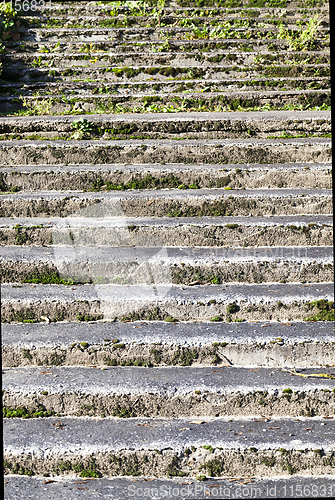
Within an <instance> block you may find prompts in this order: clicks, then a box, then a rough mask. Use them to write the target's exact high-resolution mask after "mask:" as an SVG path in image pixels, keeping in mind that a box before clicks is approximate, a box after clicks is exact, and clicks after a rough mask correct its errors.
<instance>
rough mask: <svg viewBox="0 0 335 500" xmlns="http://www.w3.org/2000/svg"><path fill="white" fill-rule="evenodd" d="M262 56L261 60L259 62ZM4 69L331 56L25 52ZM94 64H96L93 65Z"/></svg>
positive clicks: (324, 57)
mask: <svg viewBox="0 0 335 500" xmlns="http://www.w3.org/2000/svg"><path fill="white" fill-rule="evenodd" d="M39 57H41V58H43V63H42V62H41V63H40V64H39V63H38V62H35V61H36V60H37V61H38V60H39ZM260 57H261V58H262V59H261V60H260ZM1 61H2V63H3V67H4V68H6V67H9V68H11V69H14V68H15V69H19V68H20V67H21V68H22V69H24V68H26V67H27V66H29V67H31V66H32V65H37V67H42V66H46V65H48V63H50V64H51V61H52V62H53V64H52V66H54V67H57V68H59V69H60V68H68V67H72V66H73V64H74V65H75V66H76V69H78V67H81V66H82V67H87V66H89V67H91V68H92V69H93V68H97V67H106V66H123V67H125V66H150V65H152V66H186V65H187V66H190V67H201V66H202V65H203V64H205V65H206V67H211V66H212V65H213V66H217V65H218V64H220V65H227V66H230V65H231V66H236V65H237V66H246V65H253V64H256V65H259V64H261V65H262V67H266V66H268V65H274V64H276V65H278V64H288V61H290V62H291V63H292V64H307V63H308V64H315V65H318V64H329V62H330V54H329V53H325V52H323V51H322V52H321V51H318V52H314V51H313V52H306V53H305V52H303V53H301V52H298V53H295V52H292V53H287V52H284V53H280V52H279V53H276V54H273V53H271V52H270V53H266V52H264V53H262V54H261V55H259V53H258V52H256V53H255V52H244V53H238V52H237V53H234V52H229V53H228V54H225V53H221V51H220V52H218V53H217V55H215V56H214V55H213V54H212V53H209V54H205V53H202V54H199V53H197V54H196V53H193V54H192V53H186V54H185V53H183V52H182V53H178V52H174V53H172V54H169V53H168V54H167V53H166V51H164V52H160V53H159V54H150V53H144V54H143V53H142V54H141V53H135V54H116V55H113V54H108V53H107V54H101V53H99V52H97V53H96V54H94V53H92V54H89V55H88V54H87V55H85V54H80V53H78V49H77V50H74V51H73V53H63V54H61V55H60V54H57V53H54V54H47V53H46V54H45V53H44V54H41V52H37V53H28V54H27V53H23V54H12V55H7V54H6V55H3V56H2V57H1ZM92 61H94V62H92Z"/></svg>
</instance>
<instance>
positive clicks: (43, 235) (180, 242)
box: [0, 215, 333, 248]
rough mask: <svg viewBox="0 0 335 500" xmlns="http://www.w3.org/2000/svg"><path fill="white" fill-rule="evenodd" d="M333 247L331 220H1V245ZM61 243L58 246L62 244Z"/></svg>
mask: <svg viewBox="0 0 335 500" xmlns="http://www.w3.org/2000/svg"><path fill="white" fill-rule="evenodd" d="M70 234H71V235H72V237H73V244H74V245H76V244H77V243H80V244H81V245H83V244H86V245H87V246H92V245H94V246H104V245H110V242H111V240H112V241H113V243H114V244H115V245H116V244H122V245H123V246H124V245H137V246H142V247H145V246H159V247H160V246H178V247H179V246H182V247H185V246H187V247H192V246H198V247H201V246H207V247H216V248H220V247H228V248H229V247H235V248H236V247H261V246H266V245H267V246H270V247H276V246H302V247H303V246H306V247H309V246H321V245H324V246H332V244H333V218H332V217H331V216H327V215H323V216H322V215H312V216H310V215H304V216H292V215H291V216H290V215H286V216H285V215H283V216H267V217H239V216H230V217H177V218H176V217H160V218H155V217H145V218H141V217H127V218H126V219H124V218H122V217H97V218H89V217H66V218H57V217H48V218H46V217H44V218H42V217H31V218H0V245H1V246H3V245H22V246H23V245H24V246H29V245H34V246H39V245H44V246H49V245H51V244H52V245H56V244H58V243H59V244H61V243H62V242H64V243H65V242H66V241H68V239H69V237H70ZM56 240H57V242H56Z"/></svg>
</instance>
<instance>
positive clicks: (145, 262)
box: [0, 231, 334, 285]
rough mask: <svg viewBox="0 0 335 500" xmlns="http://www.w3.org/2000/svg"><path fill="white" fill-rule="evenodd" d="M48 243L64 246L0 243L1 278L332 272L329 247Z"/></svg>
mask: <svg viewBox="0 0 335 500" xmlns="http://www.w3.org/2000/svg"><path fill="white" fill-rule="evenodd" d="M125 233H126V231H125ZM130 239H131V241H129V240H130ZM52 243H55V244H56V245H57V244H59V243H62V244H63V245H64V244H65V245H67V246H61V247H59V246H56V247H54V246H51V247H25V246H21V247H20V246H19V247H18V246H16V245H15V246H6V247H2V248H1V249H0V263H1V267H2V275H1V282H2V283H59V282H60V281H62V280H63V281H66V282H67V281H70V282H74V283H116V284H120V283H122V284H129V285H135V284H140V285H142V284H146V285H150V284H151V282H152V276H155V283H156V284H163V283H168V284H172V283H173V284H185V285H192V283H196V284H197V285H200V284H202V285H204V284H211V283H212V284H219V283H273V282H279V283H299V282H300V283H306V282H308V283H322V282H330V281H332V279H333V275H334V266H333V260H334V259H333V249H332V247H273V248H264V247H258V248H255V249H251V248H240V249H235V248H234V249H230V248H222V247H221V248H220V247H216V248H213V247H212V248H208V247H202V248H199V247H198V248H190V247H179V248H173V247H166V246H165V245H164V243H163V242H161V245H159V246H158V244H159V242H158V241H157V243H156V246H155V247H152V246H149V245H145V246H144V244H143V243H145V242H142V241H141V242H140V243H141V246H139V245H138V242H137V241H136V237H135V238H130V232H129V233H128V234H127V233H126V234H125V238H124V239H123V241H122V239H121V241H117V242H116V241H115V239H114V238H112V239H111V241H110V246H103V247H97V246H93V245H91V246H90V247H88V246H87V243H86V242H81V241H75V240H74V238H70V237H68V241H66V240H65V241H64V237H63V234H61V235H57V233H54V234H53V242H52ZM85 243H86V245H85ZM129 244H130V245H134V248H127V246H128V245H129ZM83 245H85V246H83ZM125 247H126V248H125ZM148 266H149V267H150V272H148Z"/></svg>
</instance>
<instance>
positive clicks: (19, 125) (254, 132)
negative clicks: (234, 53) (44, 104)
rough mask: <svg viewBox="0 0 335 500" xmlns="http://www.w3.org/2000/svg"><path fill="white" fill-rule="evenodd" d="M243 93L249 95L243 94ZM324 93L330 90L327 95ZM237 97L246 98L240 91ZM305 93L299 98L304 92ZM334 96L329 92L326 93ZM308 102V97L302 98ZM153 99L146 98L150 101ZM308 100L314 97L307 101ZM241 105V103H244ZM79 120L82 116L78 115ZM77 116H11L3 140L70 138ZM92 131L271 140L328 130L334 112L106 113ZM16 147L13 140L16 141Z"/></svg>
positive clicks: (102, 135)
mask: <svg viewBox="0 0 335 500" xmlns="http://www.w3.org/2000/svg"><path fill="white" fill-rule="evenodd" d="M244 95H245V93H244ZM315 95H316V96H317V97H319V96H320V93H315V94H314V93H311V94H309V96H310V97H311V99H313V96H315ZM325 95H326V94H325ZM235 97H242V93H240V94H238V95H236V96H235ZM300 97H301V96H300ZM328 97H329V98H330V94H329V96H328ZM302 98H303V100H305V95H303V96H302ZM149 99H150V98H148V100H149ZM308 102H310V100H308ZM241 104H242V103H241ZM79 119H80V118H79ZM77 121H78V120H76V119H73V118H72V117H71V118H70V119H69V118H65V117H53V118H51V117H50V118H47V117H45V118H44V119H40V120H36V119H31V118H25V119H22V118H21V119H20V118H16V119H15V118H8V119H7V120H6V119H2V120H1V123H0V134H1V135H0V138H2V139H5V136H6V134H10V135H11V136H12V137H15V138H18V136H19V135H20V134H22V135H23V138H24V137H27V136H28V137H29V135H31V134H33V135H34V139H37V137H36V136H38V135H41V137H45V138H47V137H60V136H62V137H64V138H68V139H70V138H71V136H73V134H74V133H75V129H74V128H73V127H74V125H75V124H76V123H77ZM87 122H88V123H87V124H88V125H89V126H90V128H91V131H89V132H86V133H81V134H79V135H78V138H79V139H82V138H87V137H89V136H90V135H91V136H92V137H94V138H104V139H106V138H107V137H108V136H112V137H117V136H120V138H121V139H123V138H128V137H129V136H130V137H132V138H134V137H136V136H143V137H144V138H148V139H150V138H152V139H162V138H168V139H169V138H176V136H178V138H184V139H186V138H187V137H189V136H195V137H204V138H211V136H213V137H212V138H218V139H219V138H238V139H243V138H245V139H250V136H252V137H254V138H256V137H257V138H263V139H267V138H268V137H269V136H277V137H280V135H281V134H282V133H283V131H285V132H286V134H288V135H294V136H297V135H299V134H308V135H312V134H316V135H322V134H330V133H331V120H330V112H327V111H318V112H314V113H310V112H308V111H307V112H300V113H299V112H298V113H297V112H293V113H290V112H272V113H271V114H270V116H269V113H268V114H267V115H266V114H265V116H264V113H262V112H255V113H245V112H244V113H243V112H242V113H236V112H226V113H224V112H223V113H210V114H208V115H207V116H206V115H205V116H202V114H201V113H193V114H190V116H189V117H188V116H187V114H186V113H176V114H171V115H170V117H169V118H167V119H164V120H162V115H161V114H156V115H155V114H145V115H139V114H135V115H133V116H129V115H126V116H122V115H121V116H117V117H115V116H108V115H107V116H102V117H101V118H100V119H99V117H93V120H92V119H88V120H87ZM14 145H15V143H14Z"/></svg>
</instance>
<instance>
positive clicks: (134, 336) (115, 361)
mask: <svg viewBox="0 0 335 500" xmlns="http://www.w3.org/2000/svg"><path fill="white" fill-rule="evenodd" d="M334 351H335V343H334V328H333V324H331V323H329V322H325V321H319V322H303V323H302V322H292V323H279V322H271V323H265V322H259V321H255V322H250V323H249V322H243V323H236V322H235V323H215V322H211V323H206V322H202V323H195V322H184V323H169V322H160V321H155V322H126V323H120V322H114V323H101V322H100V323H99V322H89V323H87V322H81V323H76V322H73V323H48V324H47V323H45V322H43V323H34V324H30V323H24V324H22V323H20V324H6V323H4V324H3V325H2V364H3V367H12V368H13V367H20V366H26V367H27V366H36V365H37V366H51V367H52V366H78V365H81V366H91V367H92V366H97V367H106V366H171V364H172V365H173V366H216V365H220V366H222V365H227V366H231V365H232V366H235V367H243V368H259V367H267V368H271V369H273V368H278V367H280V368H283V367H284V368H290V369H294V368H313V370H314V368H315V367H325V366H326V367H327V368H329V367H331V368H330V370H333V368H332V366H333V364H334V363H333V360H334ZM323 369H325V368H323ZM41 370H42V368H41ZM300 378H301V377H299V376H296V378H294V379H292V380H294V381H295V382H296V381H298V382H299V380H300ZM304 380H305V378H304ZM306 380H307V379H306ZM328 381H329V380H328ZM289 387H291V385H290V384H289ZM265 389H266V385H264V384H263V390H265Z"/></svg>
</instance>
